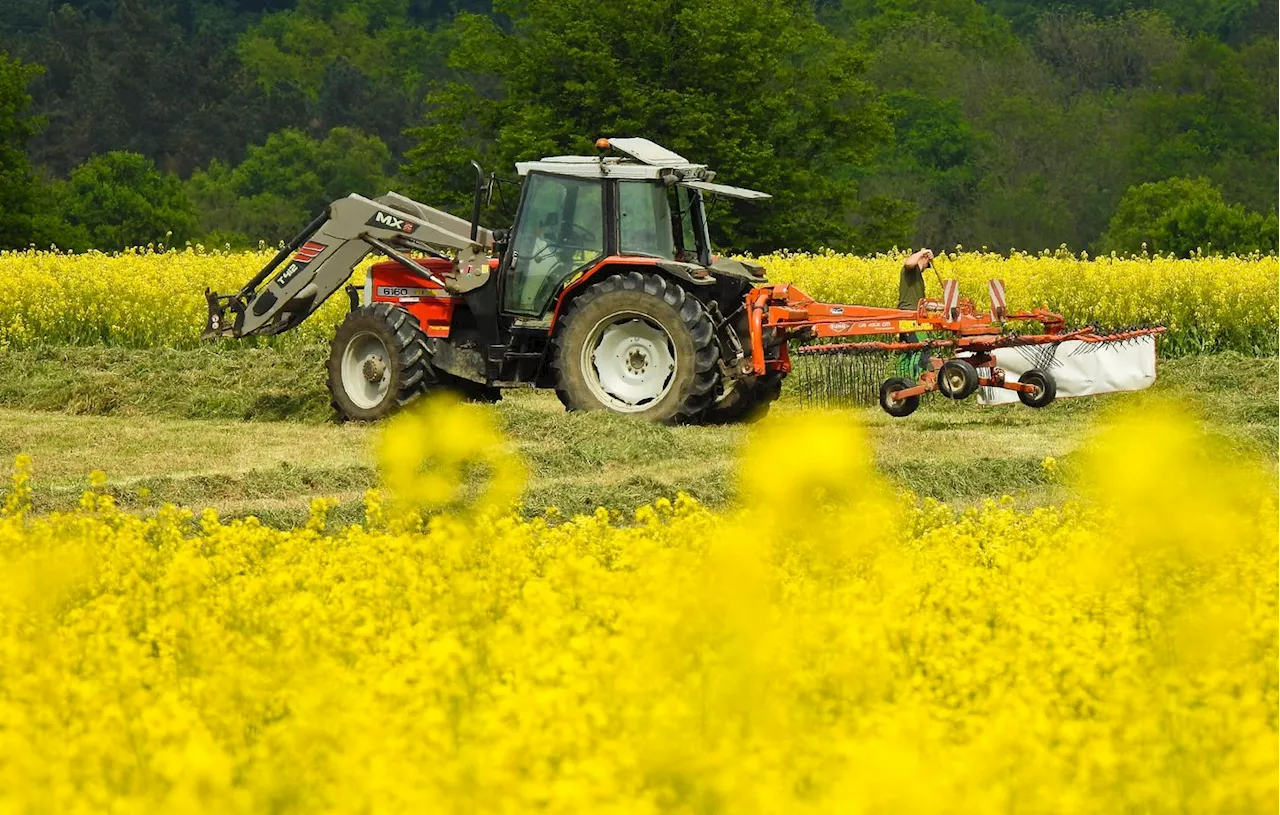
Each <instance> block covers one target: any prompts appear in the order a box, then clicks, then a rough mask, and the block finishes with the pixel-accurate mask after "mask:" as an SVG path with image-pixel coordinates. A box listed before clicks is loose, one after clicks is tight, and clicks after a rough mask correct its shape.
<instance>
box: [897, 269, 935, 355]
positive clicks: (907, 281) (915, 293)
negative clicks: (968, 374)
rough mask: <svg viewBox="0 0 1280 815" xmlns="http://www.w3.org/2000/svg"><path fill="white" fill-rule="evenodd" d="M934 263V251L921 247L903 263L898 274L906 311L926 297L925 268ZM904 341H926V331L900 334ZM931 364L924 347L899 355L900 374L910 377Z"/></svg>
mask: <svg viewBox="0 0 1280 815" xmlns="http://www.w3.org/2000/svg"><path fill="white" fill-rule="evenodd" d="M931 263H933V252H931V251H930V250H928V249H921V250H920V251H918V252H915V253H913V254H911V255H910V256H908V257H907V259H906V260H905V261H903V263H902V271H901V272H900V273H899V274H898V308H900V309H902V310H904V311H915V310H916V309H917V308H918V307H919V306H920V301H921V300H923V299H924V270H925V269H927V268H929V265H930V264H931ZM898 339H900V340H901V341H903V342H924V340H925V339H926V337H925V335H924V332H922V331H914V332H907V333H903V334H899V335H898ZM928 364H929V351H928V349H922V350H920V351H913V352H908V353H905V354H902V355H901V356H899V357H898V374H899V375H900V376H905V377H907V378H909V379H918V378H919V377H920V372H921V371H923V370H924V369H925V368H926V367H927V366H928Z"/></svg>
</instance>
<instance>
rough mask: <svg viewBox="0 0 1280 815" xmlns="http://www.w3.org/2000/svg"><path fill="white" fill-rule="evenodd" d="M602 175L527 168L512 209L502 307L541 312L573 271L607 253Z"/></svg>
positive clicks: (517, 312)
mask: <svg viewBox="0 0 1280 815" xmlns="http://www.w3.org/2000/svg"><path fill="white" fill-rule="evenodd" d="M605 231H606V230H605V219H604V181H603V179H598V178H572V177H567V176H558V175H548V174H546V173H530V174H529V177H528V180H527V181H526V182H525V185H524V195H523V197H522V198H521V201H520V210H519V212H518V213H517V214H516V223H515V228H514V230H513V232H514V235H513V237H512V242H511V255H510V257H511V261H510V264H509V266H508V268H507V272H506V275H505V276H504V279H503V281H502V310H503V311H504V312H506V313H508V314H515V315H521V316H530V317H540V316H542V315H543V314H545V313H546V311H547V309H548V308H549V307H550V305H551V303H552V301H553V299H554V297H555V294H556V292H558V291H559V290H560V287H561V286H562V285H563V284H564V283H565V281H567V280H568V279H569V278H571V277H572V276H573V275H575V274H576V273H578V272H579V271H581V270H583V269H584V268H586V267H588V266H590V265H591V264H592V263H594V262H595V261H597V260H599V259H600V258H601V257H603V256H604V254H605V248H606V246H605V238H606V234H605Z"/></svg>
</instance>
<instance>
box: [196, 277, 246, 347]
mask: <svg viewBox="0 0 1280 815" xmlns="http://www.w3.org/2000/svg"><path fill="white" fill-rule="evenodd" d="M204 299H205V303H206V304H207V305H208V307H209V314H208V316H207V317H206V318H205V324H204V331H203V332H201V334H200V339H202V340H212V339H217V338H218V337H234V336H237V335H238V333H239V332H240V330H241V329H242V328H243V326H244V312H245V306H244V302H243V301H242V300H241V299H240V296H239V295H237V294H218V293H217V292H215V291H212V290H210V289H205V290H204ZM228 311H230V312H231V314H232V316H231V318H230V319H228V317H227V312H228Z"/></svg>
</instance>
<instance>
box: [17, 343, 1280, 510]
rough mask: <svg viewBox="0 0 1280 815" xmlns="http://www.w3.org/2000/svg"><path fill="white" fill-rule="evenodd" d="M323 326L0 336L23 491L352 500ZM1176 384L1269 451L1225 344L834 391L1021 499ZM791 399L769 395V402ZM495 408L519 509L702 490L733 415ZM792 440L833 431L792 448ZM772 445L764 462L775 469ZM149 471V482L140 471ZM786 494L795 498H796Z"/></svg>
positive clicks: (526, 401) (347, 444) (57, 497)
mask: <svg viewBox="0 0 1280 815" xmlns="http://www.w3.org/2000/svg"><path fill="white" fill-rule="evenodd" d="M325 350H326V349H325V348H324V347H323V346H318V345H317V346H308V347H300V348H296V349H287V350H285V349H273V348H245V347H238V348H237V347H216V348H202V349H196V350H186V351H170V350H162V351H157V350H151V351H128V350H122V349H112V348H101V347H99V348H54V349H33V350H26V351H18V352H12V351H11V352H5V353H4V355H3V358H4V361H5V363H6V364H5V368H6V375H5V377H4V378H3V381H0V456H3V457H5V458H6V459H10V460H11V459H12V457H13V456H14V455H16V454H18V453H28V454H30V455H31V456H33V458H34V460H35V473H36V494H35V504H36V508H37V509H38V510H43V511H50V510H56V509H66V508H70V507H72V506H74V505H75V504H76V502H77V501H78V499H79V496H80V493H81V491H82V490H83V489H84V488H85V486H86V485H87V481H88V474H89V472H90V471H92V470H94V469H102V470H105V471H106V472H107V474H108V476H109V478H110V481H109V485H108V489H109V491H110V492H111V493H112V494H114V495H115V496H116V497H117V499H118V500H119V501H120V503H121V504H122V505H124V506H125V507H128V508H131V509H145V508H146V507H148V506H157V505H159V504H160V503H162V502H171V503H175V504H179V505H181V506H186V507H191V508H194V509H200V508H203V507H205V506H214V507H217V508H218V509H219V510H220V512H221V513H222V515H223V516H224V517H236V516H244V515H256V516H258V517H260V518H262V519H263V520H264V521H265V522H267V523H271V524H278V525H293V524H296V523H297V522H299V521H300V520H302V519H303V518H305V516H306V512H307V506H308V504H309V502H310V499H311V498H313V497H317V496H325V497H332V498H337V499H338V500H339V502H340V504H339V507H338V509H337V510H336V515H337V516H338V517H339V518H341V519H343V520H357V519H358V518H359V517H360V514H361V496H362V495H363V492H364V490H366V489H367V488H369V487H373V486H377V482H378V476H377V472H376V467H375V463H374V453H373V448H374V444H375V441H376V437H377V433H378V427H377V426H368V425H352V424H347V425H342V424H337V423H335V422H333V421H332V418H331V411H330V409H329V406H328V396H327V393H326V391H325V389H324V383H323V379H322V373H321V367H322V362H323V359H324V354H325ZM1151 394H1159V395H1163V396H1169V397H1174V398H1177V399H1180V400H1182V401H1184V402H1185V403H1186V404H1187V405H1188V406H1189V407H1190V408H1191V409H1192V410H1194V411H1196V412H1197V413H1198V414H1199V415H1200V416H1201V417H1202V418H1203V420H1204V422H1205V424H1206V426H1207V427H1208V428H1209V429H1210V430H1211V432H1213V433H1215V434H1217V435H1219V436H1221V437H1222V438H1223V439H1224V441H1225V442H1226V443H1227V444H1229V445H1230V446H1231V448H1232V449H1234V450H1238V451H1240V452H1245V453H1248V454H1251V455H1259V456H1263V457H1266V458H1268V459H1269V460H1272V461H1274V460H1275V458H1276V450H1277V444H1278V435H1277V428H1278V426H1280V418H1278V416H1277V361H1276V360H1275V359H1274V358H1272V359H1258V358H1250V357H1243V356H1238V355H1234V354H1224V355H1219V356H1212V357H1187V358H1181V359H1172V360H1167V361H1163V362H1162V364H1161V369H1160V379H1159V381H1158V383H1157V385H1156V387H1155V388H1153V389H1152V391H1151V392H1149V393H1142V394H1116V395H1112V396H1106V397H1098V398H1093V399H1077V400H1064V401H1060V402H1058V403H1056V404H1054V405H1052V406H1050V407H1049V408H1047V409H1045V410H1040V411H1036V410H1031V409H1027V408H1023V407H1021V406H1011V407H1000V408H980V407H977V406H976V405H974V404H973V403H972V402H967V403H962V404H955V403H950V402H946V401H944V400H941V399H937V398H934V399H929V400H926V402H925V405H924V406H923V407H922V408H921V409H920V411H919V412H917V413H916V414H915V415H913V416H911V417H909V418H906V419H896V420H895V419H891V418H889V417H888V416H886V415H884V414H883V413H881V412H880V411H879V410H878V409H876V408H870V407H850V408H843V410H852V411H854V412H855V413H856V414H857V415H858V416H859V417H860V418H861V419H862V421H863V422H864V423H865V424H866V425H867V427H868V429H869V433H870V436H871V439H872V443H873V444H874V446H875V450H876V457H877V461H878V464H879V466H880V469H881V471H882V472H884V473H885V474H886V475H888V476H889V477H890V478H891V479H892V480H893V481H894V482H896V483H897V484H898V485H900V486H902V487H904V488H907V489H911V490H913V491H915V492H916V493H918V494H920V495H922V496H931V497H934V498H938V499H941V500H945V501H949V502H952V503H956V504H961V505H963V504H970V503H974V502H978V501H981V500H983V499H985V498H989V497H999V496H1000V495H1004V494H1009V495H1013V496H1014V497H1015V498H1017V499H1018V500H1019V501H1020V502H1024V503H1027V504H1036V503H1043V502H1044V501H1046V500H1051V499H1052V498H1053V497H1054V495H1055V490H1056V489H1057V488H1056V487H1055V486H1054V485H1052V484H1051V483H1049V481H1048V480H1047V478H1046V475H1045V473H1044V472H1043V470H1042V468H1041V462H1042V461H1043V460H1044V458H1045V457H1046V456H1053V457H1055V458H1056V459H1058V460H1059V462H1060V463H1061V464H1062V465H1063V467H1064V468H1065V469H1066V470H1067V471H1069V470H1070V467H1071V461H1072V455H1073V453H1074V451H1076V450H1077V449H1078V448H1079V447H1080V445H1081V444H1082V443H1083V441H1084V440H1085V439H1086V438H1087V436H1088V434H1089V432H1090V428H1091V427H1092V425H1093V423H1094V422H1095V420H1096V419H1097V418H1098V417H1099V416H1100V415H1102V414H1103V413H1104V412H1105V411H1106V410H1108V409H1109V408H1111V407H1114V406H1117V405H1120V404H1124V403H1127V402H1134V401H1140V400H1143V399H1147V398H1150V395H1151ZM802 407H803V405H801V404H799V403H798V401H796V400H794V399H793V398H788V397H787V396H785V395H784V398H783V400H782V402H780V403H779V405H778V406H777V407H776V408H775V410H777V411H779V412H784V411H792V410H798V409H801V408H802ZM487 409H492V410H493V411H494V412H495V414H496V416H497V417H498V420H499V422H500V424H501V426H502V427H504V428H505V430H506V432H507V434H508V436H509V437H510V439H511V440H512V443H513V444H514V445H515V446H516V447H517V449H518V450H519V452H520V454H521V456H522V457H523V458H524V459H525V460H526V462H527V463H528V465H529V469H530V474H531V477H530V482H529V486H528V489H527V490H526V493H525V498H524V502H525V507H526V511H527V512H529V513H531V514H536V513H539V512H541V511H542V510H543V509H544V508H545V507H547V506H556V507H559V508H560V510H561V511H562V512H565V513H568V514H573V513H577V512H587V511H590V510H592V509H594V508H595V507H597V506H604V507H608V508H610V509H615V510H619V511H624V512H629V511H630V510H633V509H634V508H636V507H638V506H641V505H643V504H646V503H648V502H650V501H652V500H653V499H655V498H657V497H659V496H664V495H665V496H672V495H674V494H675V492H676V491H678V490H683V491H685V492H688V493H690V494H692V495H694V496H695V497H697V498H698V499H700V500H701V501H703V502H705V503H707V504H709V505H711V506H723V505H725V504H728V503H730V502H731V501H732V500H733V496H734V493H735V481H734V460H735V456H736V454H737V451H738V449H739V447H740V445H741V443H742V442H743V440H744V438H745V433H746V430H745V429H744V428H742V427H662V426H654V425H648V424H644V423H641V422H637V421H634V420H631V419H626V418H623V417H619V416H614V415H609V414H603V413H588V414H567V413H565V412H564V410H563V408H561V406H560V403H559V402H558V401H557V400H556V398H555V396H554V395H552V394H550V393H544V392H530V391H520V392H508V395H507V397H506V398H505V399H504V401H503V402H502V403H501V404H499V405H496V406H494V407H493V408H487ZM796 454H797V455H830V454H832V451H825V450H798V451H796ZM785 466H786V465H785V463H782V462H780V463H779V472H780V473H781V472H783V471H784V468H785ZM144 488H145V490H147V491H149V493H150V495H149V497H147V498H145V499H144V498H142V497H140V494H139V493H140V491H141V490H143V489H144ZM800 509H803V508H800Z"/></svg>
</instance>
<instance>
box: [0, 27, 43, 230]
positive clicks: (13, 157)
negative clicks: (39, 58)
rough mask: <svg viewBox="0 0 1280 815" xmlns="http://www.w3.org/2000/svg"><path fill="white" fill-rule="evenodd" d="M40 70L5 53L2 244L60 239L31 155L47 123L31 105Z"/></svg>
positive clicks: (1, 60) (0, 108)
mask: <svg viewBox="0 0 1280 815" xmlns="http://www.w3.org/2000/svg"><path fill="white" fill-rule="evenodd" d="M39 73H40V68H39V67H38V66H34V65H25V64H23V63H22V62H21V61H20V60H17V59H13V58H11V57H10V56H9V55H8V54H5V53H4V52H3V51H0V247H6V246H13V247H18V246H26V245H27V244H30V243H38V244H41V245H44V244H45V243H47V242H48V241H49V240H52V239H53V238H54V233H55V226H56V222H55V220H54V219H53V218H52V216H51V212H52V206H50V203H49V201H48V200H47V199H45V198H44V197H43V196H42V194H41V189H40V185H39V183H38V182H37V180H36V176H35V173H34V172H33V171H32V168H31V161H30V160H29V159H28V158H27V141H28V140H30V139H31V137H32V136H34V135H35V134H36V133H37V132H38V131H39V129H40V126H41V124H42V122H41V121H40V120H39V119H37V118H34V117H32V116H31V115H30V114H29V112H28V108H29V107H30V105H31V96H30V95H29V94H28V93H27V84H28V83H30V82H31V80H32V79H34V78H35V77H36V76H37V75H39Z"/></svg>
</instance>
